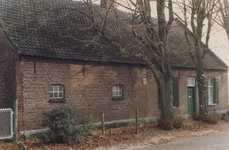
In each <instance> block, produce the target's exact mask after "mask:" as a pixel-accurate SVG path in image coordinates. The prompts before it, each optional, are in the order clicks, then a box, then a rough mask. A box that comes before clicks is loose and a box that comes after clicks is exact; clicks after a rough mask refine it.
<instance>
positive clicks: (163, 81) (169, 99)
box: [156, 64, 173, 119]
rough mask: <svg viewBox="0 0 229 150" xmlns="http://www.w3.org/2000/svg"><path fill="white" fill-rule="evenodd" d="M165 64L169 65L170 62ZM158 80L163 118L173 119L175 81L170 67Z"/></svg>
mask: <svg viewBox="0 0 229 150" xmlns="http://www.w3.org/2000/svg"><path fill="white" fill-rule="evenodd" d="M164 66H168V64H164ZM168 67H169V66H168ZM166 68H167V67H166ZM156 80H157V85H158V87H159V88H158V90H160V92H159V94H160V95H159V98H160V102H161V118H167V119H171V118H172V117H173V93H172V92H173V91H172V85H173V81H172V74H171V69H170V67H169V68H167V69H165V72H164V75H163V76H161V77H159V79H156Z"/></svg>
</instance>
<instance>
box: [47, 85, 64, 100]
mask: <svg viewBox="0 0 229 150" xmlns="http://www.w3.org/2000/svg"><path fill="white" fill-rule="evenodd" d="M49 97H50V99H63V98H64V86H61V85H52V86H50V87H49Z"/></svg>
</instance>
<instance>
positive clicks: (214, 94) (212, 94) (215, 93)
mask: <svg viewBox="0 0 229 150" xmlns="http://www.w3.org/2000/svg"><path fill="white" fill-rule="evenodd" d="M206 82H207V87H208V88H207V96H208V105H216V104H218V103H219V88H218V80H217V79H215V78H208V79H207V81H206Z"/></svg>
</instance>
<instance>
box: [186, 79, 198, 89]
mask: <svg viewBox="0 0 229 150" xmlns="http://www.w3.org/2000/svg"><path fill="white" fill-rule="evenodd" d="M195 86H196V79H195V78H194V77H188V78H187V87H195Z"/></svg>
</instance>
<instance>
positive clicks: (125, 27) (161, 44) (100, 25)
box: [6, 0, 174, 118]
mask: <svg viewBox="0 0 229 150" xmlns="http://www.w3.org/2000/svg"><path fill="white" fill-rule="evenodd" d="M18 1H21V3H23V5H21V6H17V5H16V6H15V8H14V10H16V11H20V13H16V14H15V13H12V18H13V19H18V18H21V17H24V18H21V20H23V21H22V24H24V23H25V24H28V26H26V31H28V36H27V37H28V38H26V39H24V40H34V41H37V39H36V36H33V34H34V35H35V34H36V30H41V29H42V27H43V26H46V21H47V20H49V21H50V20H52V21H58V22H62V19H63V18H65V17H66V16H68V17H69V16H70V17H74V13H80V14H81V18H80V16H75V18H74V19H76V20H77V19H78V20H79V22H78V23H79V24H80V21H81V20H82V19H85V20H86V19H89V20H90V23H91V24H90V25H89V24H88V23H89V22H87V23H85V24H83V25H82V27H81V28H82V30H83V29H86V30H87V31H88V32H91V31H92V32H93V33H94V34H95V36H94V37H93V39H91V40H90V41H86V40H84V41H83V42H85V43H86V44H87V43H93V44H94V45H95V46H97V45H98V44H99V42H100V39H103V40H105V41H106V42H108V43H110V44H111V45H113V47H115V48H116V49H117V50H118V51H119V53H121V54H123V55H128V56H131V57H134V58H137V59H138V60H141V61H143V62H144V63H145V64H146V65H147V67H148V68H149V69H150V70H151V71H152V72H153V75H154V76H155V79H156V81H157V84H158V89H159V93H160V96H159V97H160V102H161V117H162V118H171V117H172V115H173V91H172V85H173V81H172V72H171V67H170V62H169V55H170V47H169V44H168V37H169V30H170V27H171V25H172V23H173V20H174V17H173V8H172V0H157V1H155V3H156V6H157V18H156V19H152V18H151V15H150V14H151V10H152V9H153V8H151V7H150V6H151V5H150V0H136V1H132V0H128V1H127V2H128V4H130V5H129V6H128V5H125V6H124V5H122V4H121V3H118V2H116V1H114V0H111V1H109V0H107V1H106V2H105V5H107V6H108V7H107V8H103V9H101V8H98V7H100V6H96V5H94V4H93V3H92V1H91V0H85V1H84V5H81V6H79V7H75V5H74V6H72V7H71V3H69V5H68V6H65V5H60V7H58V5H57V6H55V5H53V7H52V5H51V4H48V3H49V2H50V3H52V2H54V1H55V0H40V1H36V4H35V5H34V4H32V5H31V4H27V3H26V1H24V0H18ZM56 1H58V2H60V3H62V2H63V1H66V0H63V1H61V0H56ZM9 2H10V1H9ZM24 3H25V4H24ZM114 4H116V5H122V6H124V7H125V8H127V9H128V10H129V11H130V12H131V15H130V14H127V13H126V16H129V17H127V18H128V19H127V20H125V18H121V17H122V16H121V15H122V13H120V11H119V10H117V9H116V8H115V5H114ZM49 5H50V7H49ZM34 6H35V7H34ZM43 6H45V7H43ZM18 7H20V8H18ZM166 7H168V10H169V20H168V21H166V18H165V17H166V16H165V9H167V8H166ZM66 8H67V9H66ZM34 9H37V10H38V11H35V10H34ZM28 10H32V11H31V12H30V11H28ZM56 11H57V12H56ZM68 11H69V12H74V13H72V14H71V15H68V13H69V12H68ZM100 11H102V12H100ZM17 14H20V15H19V16H15V15H17ZM22 14H23V15H22ZM30 14H31V15H30ZM6 15H8V16H9V14H6ZM34 16H35V17H34ZM42 16H44V17H42ZM82 16H83V17H82ZM15 17H16V18H15ZM47 17H48V19H46V18H47ZM112 18H113V19H112ZM114 18H115V19H114ZM80 19H81V20H80ZM69 20H70V19H69ZM63 21H65V20H64V19H63ZM129 21H130V22H131V23H130V24H128V23H129ZM110 22H113V23H114V24H116V26H112V27H113V28H111V27H110V26H109V24H110ZM127 22H128V23H127ZM68 23H69V24H68V25H66V24H63V25H64V26H66V27H65V28H66V34H65V33H60V34H61V36H62V37H65V38H74V29H72V26H74V25H72V24H73V22H71V21H70V22H68ZM29 24H31V25H29ZM29 26H31V28H29ZM77 26H80V25H77ZM50 30H55V28H50ZM126 31H127V32H128V34H129V33H130V34H131V35H126V34H122V33H124V32H126ZM48 32H49V31H47V30H46V31H45V32H44V35H42V36H44V37H45V35H46V34H47V36H48ZM50 32H51V31H50ZM79 32H80V31H79ZM75 34H77V33H75ZM90 35H91V34H90ZM58 36H59V35H58ZM125 36H126V37H125ZM124 37H125V38H133V40H132V42H131V43H130V44H128V43H123V40H122V39H123V38H124ZM74 39H75V40H76V41H80V42H81V41H82V40H81V39H76V38H74ZM39 40H46V38H43V39H39ZM133 41H134V42H135V43H134V44H133ZM61 43H62V41H59V43H58V44H57V46H58V45H60V44H61ZM38 44H39V43H38ZM86 44H85V45H86ZM127 45H128V46H127ZM73 46H75V45H73ZM86 46H89V44H88V45H86ZM74 48H75V47H74Z"/></svg>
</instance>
